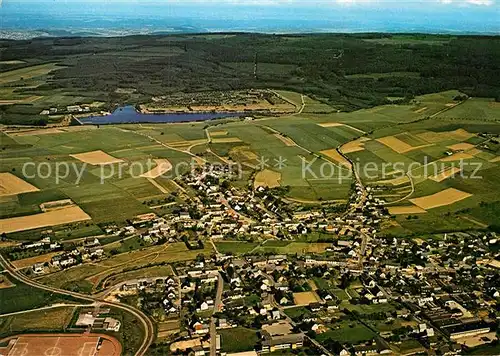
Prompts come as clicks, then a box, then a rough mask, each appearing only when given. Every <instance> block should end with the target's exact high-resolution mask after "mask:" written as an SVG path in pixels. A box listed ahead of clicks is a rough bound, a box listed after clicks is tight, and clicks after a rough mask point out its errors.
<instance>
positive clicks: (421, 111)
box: [414, 106, 427, 114]
mask: <svg viewBox="0 0 500 356" xmlns="http://www.w3.org/2000/svg"><path fill="white" fill-rule="evenodd" d="M425 110H427V106H426V107H425V108H421V109H418V110H415V111H414V113H415V114H420V113H423V112H424V111H425Z"/></svg>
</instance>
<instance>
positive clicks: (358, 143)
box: [341, 137, 370, 153]
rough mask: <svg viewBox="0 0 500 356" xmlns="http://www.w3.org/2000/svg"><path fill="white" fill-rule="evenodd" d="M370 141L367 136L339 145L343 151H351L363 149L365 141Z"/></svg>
mask: <svg viewBox="0 0 500 356" xmlns="http://www.w3.org/2000/svg"><path fill="white" fill-rule="evenodd" d="M367 141H370V139H369V138H366V137H361V138H358V139H357V140H354V141H351V142H348V143H346V144H345V145H343V146H342V147H341V149H342V152H343V153H353V152H358V151H364V150H365V142H367Z"/></svg>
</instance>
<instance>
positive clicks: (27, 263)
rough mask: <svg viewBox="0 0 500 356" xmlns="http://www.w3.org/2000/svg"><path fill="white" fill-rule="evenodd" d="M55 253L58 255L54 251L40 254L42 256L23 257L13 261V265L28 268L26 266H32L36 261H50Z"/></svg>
mask: <svg viewBox="0 0 500 356" xmlns="http://www.w3.org/2000/svg"><path fill="white" fill-rule="evenodd" d="M55 255H57V253H56V252H54V253H47V254H44V255H40V256H35V257H29V258H23V259H20V260H16V261H14V262H12V265H13V266H14V267H15V268H18V269H23V268H26V267H31V266H32V265H34V264H35V263H46V262H50V261H51V260H52V257H54V256H55Z"/></svg>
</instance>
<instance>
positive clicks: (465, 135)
mask: <svg viewBox="0 0 500 356" xmlns="http://www.w3.org/2000/svg"><path fill="white" fill-rule="evenodd" d="M416 136H417V137H418V138H421V139H422V140H425V141H427V142H431V143H441V142H443V141H448V140H450V139H453V140H457V141H466V140H468V139H469V138H471V137H474V136H475V135H474V134H471V133H470V132H468V131H466V130H464V129H458V130H455V131H447V132H434V131H427V132H422V133H419V134H417V135H416Z"/></svg>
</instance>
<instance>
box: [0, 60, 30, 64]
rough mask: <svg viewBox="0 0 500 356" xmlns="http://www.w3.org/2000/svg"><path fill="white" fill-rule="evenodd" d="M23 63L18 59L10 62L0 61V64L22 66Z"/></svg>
mask: <svg viewBox="0 0 500 356" xmlns="http://www.w3.org/2000/svg"><path fill="white" fill-rule="evenodd" d="M23 63H26V62H25V61H20V60H18V59H14V60H10V61H0V64H23Z"/></svg>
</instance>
